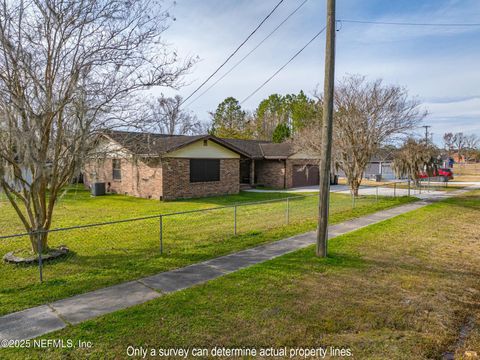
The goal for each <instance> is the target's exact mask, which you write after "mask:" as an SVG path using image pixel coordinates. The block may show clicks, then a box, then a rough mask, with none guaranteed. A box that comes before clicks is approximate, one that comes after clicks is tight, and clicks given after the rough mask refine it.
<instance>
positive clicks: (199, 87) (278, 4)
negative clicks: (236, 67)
mask: <svg viewBox="0 0 480 360" xmlns="http://www.w3.org/2000/svg"><path fill="white" fill-rule="evenodd" d="M283 1H284V0H280V1H279V2H278V3H277V5H275V7H274V8H273V9H272V10H271V11H270V12H269V13H268V14H267V16H265V17H264V18H263V20H262V21H261V22H260V23H259V24H258V25H257V27H256V28H255V29H253V31H252V32H251V33H250V34H249V35H248V36H247V37H246V39H245V40H243V41H242V43H241V44H240V45H239V46H238V47H237V48H236V49H235V50H234V51H233V52H232V53H231V54H230V55H229V56H228V57H227V59H226V60H225V61H224V62H223V63H222V64H221V65H220V66H219V67H217V69H216V70H215V71H214V72H213V73H212V74H210V76H208V77H207V78H206V79H205V80H204V81H203V82H202V83H201V84H200V85H199V86H198V87H197V88H196V89H195V90H194V91H193V92H192V93H190V95H188V96H187V97H186V98H185V99H184V100H183V101H182V102H181V103H180V105H181V104H184V103H185V102H186V101H187V100H188V99H190V98H191V97H192V96H193V95H195V94H196V93H197V91H198V90H200V89H201V88H202V87H203V86H204V85H205V84H206V83H207V82H208V81H210V79H211V78H212V77H214V76H215V74H217V73H218V72H219V71H220V69H221V68H223V67H224V66H225V64H226V63H227V62H228V61H230V59H231V58H232V57H233V56H234V55H235V54H236V53H237V52H238V51H239V50H240V49H241V48H242V46H243V45H245V43H246V42H247V41H248V40H249V39H250V38H251V37H252V36H253V35H254V34H255V33H256V32H257V31H258V29H260V27H261V26H262V25H263V24H264V23H265V21H267V20H268V18H270V16H271V15H272V14H273V13H274V12H275V10H277V8H278V7H279V6H280V5H281V4H282V3H283Z"/></svg>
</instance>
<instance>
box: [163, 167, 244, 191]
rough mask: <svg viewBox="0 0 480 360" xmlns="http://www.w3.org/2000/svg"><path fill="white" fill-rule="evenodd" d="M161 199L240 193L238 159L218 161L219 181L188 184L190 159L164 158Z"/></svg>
mask: <svg viewBox="0 0 480 360" xmlns="http://www.w3.org/2000/svg"><path fill="white" fill-rule="evenodd" d="M162 168H163V199H165V200H172V199H178V198H195V197H202V196H212V195H225V194H238V193H239V191H240V161H239V159H220V181H209V182H195V183H191V182H190V159H181V158H165V159H163V161H162Z"/></svg>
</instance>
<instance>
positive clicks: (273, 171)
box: [255, 160, 286, 189]
mask: <svg viewBox="0 0 480 360" xmlns="http://www.w3.org/2000/svg"><path fill="white" fill-rule="evenodd" d="M255 174H256V178H257V184H258V185H263V186H267V187H271V188H274V189H283V188H285V180H286V179H285V160H257V161H255Z"/></svg>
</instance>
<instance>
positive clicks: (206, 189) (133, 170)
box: [84, 158, 240, 200]
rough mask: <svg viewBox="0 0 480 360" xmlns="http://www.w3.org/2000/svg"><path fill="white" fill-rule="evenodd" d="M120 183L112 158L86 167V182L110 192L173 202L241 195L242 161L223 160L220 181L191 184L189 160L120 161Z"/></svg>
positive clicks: (88, 184) (221, 161) (221, 160)
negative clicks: (101, 186) (103, 187)
mask: <svg viewBox="0 0 480 360" xmlns="http://www.w3.org/2000/svg"><path fill="white" fill-rule="evenodd" d="M120 161H121V177H122V178H121V180H114V179H113V167H112V166H113V165H112V159H105V160H102V161H99V162H96V163H95V162H92V163H89V164H87V165H86V166H85V172H84V183H85V185H87V186H91V184H92V183H93V182H95V181H97V182H105V183H106V184H107V191H109V192H113V193H117V194H123V195H131V196H137V197H142V198H149V199H158V200H162V199H164V200H173V199H178V198H195V197H203V196H213V195H225V194H238V192H239V191H240V163H239V159H220V181H212V182H200V183H191V182H190V159H182V158H164V159H162V160H159V159H143V160H136V161H135V160H133V159H125V158H123V159H121V160H120Z"/></svg>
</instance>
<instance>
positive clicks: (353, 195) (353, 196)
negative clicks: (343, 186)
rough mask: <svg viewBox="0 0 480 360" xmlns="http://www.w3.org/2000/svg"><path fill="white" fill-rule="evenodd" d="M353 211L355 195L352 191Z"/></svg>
mask: <svg viewBox="0 0 480 360" xmlns="http://www.w3.org/2000/svg"><path fill="white" fill-rule="evenodd" d="M352 209H355V193H354V192H353V191H352Z"/></svg>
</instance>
